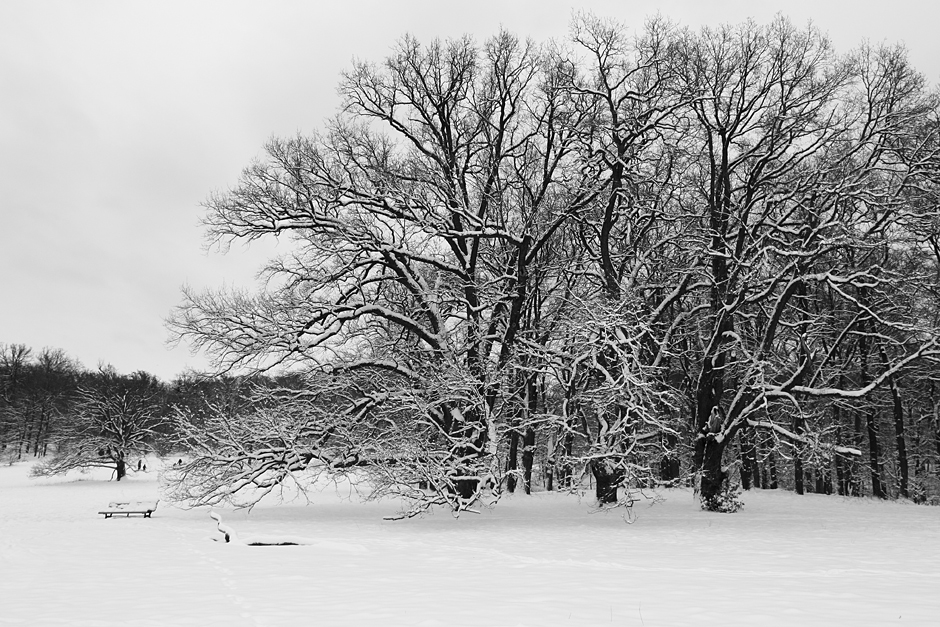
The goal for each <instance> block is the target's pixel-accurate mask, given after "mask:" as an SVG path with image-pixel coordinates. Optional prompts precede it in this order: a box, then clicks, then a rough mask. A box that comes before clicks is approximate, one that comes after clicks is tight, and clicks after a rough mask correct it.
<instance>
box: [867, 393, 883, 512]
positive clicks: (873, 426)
mask: <svg viewBox="0 0 940 627" xmlns="http://www.w3.org/2000/svg"><path fill="white" fill-rule="evenodd" d="M875 417H876V415H875V412H873V411H870V412H867V413H866V414H865V422H866V427H867V428H868V461H869V466H870V468H871V494H872V496H874V497H876V498H879V499H883V498H886V496H887V495H886V494H885V491H884V485H883V483H882V481H881V460H880V459H879V451H878V423H877V421H876V420H875Z"/></svg>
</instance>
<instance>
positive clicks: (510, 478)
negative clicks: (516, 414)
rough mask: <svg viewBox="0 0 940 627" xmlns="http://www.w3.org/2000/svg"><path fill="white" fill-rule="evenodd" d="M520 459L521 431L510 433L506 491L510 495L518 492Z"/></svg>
mask: <svg viewBox="0 0 940 627" xmlns="http://www.w3.org/2000/svg"><path fill="white" fill-rule="evenodd" d="M518 457H519V431H517V430H516V429H512V430H511V431H510V432H509V459H508V460H507V462H506V489H507V490H508V491H509V493H510V494H512V493H513V492H515V491H516V469H518V467H519V466H518V461H517V460H518Z"/></svg>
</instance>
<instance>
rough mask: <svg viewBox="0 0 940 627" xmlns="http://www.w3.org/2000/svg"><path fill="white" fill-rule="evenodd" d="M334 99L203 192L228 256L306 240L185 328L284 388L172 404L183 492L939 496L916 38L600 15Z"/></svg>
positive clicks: (388, 67)
mask: <svg viewBox="0 0 940 627" xmlns="http://www.w3.org/2000/svg"><path fill="white" fill-rule="evenodd" d="M339 93H340V94H341V96H342V101H343V102H342V107H341V111H340V113H339V114H338V115H337V116H336V117H335V118H333V119H332V120H330V121H328V122H327V124H326V125H325V126H324V128H323V129H322V130H321V131H319V132H315V133H312V134H309V135H297V136H295V137H291V138H274V139H272V140H271V141H270V142H269V143H268V144H267V146H266V149H265V155H264V156H263V157H262V158H260V159H258V160H257V161H255V162H254V163H252V164H251V165H250V166H249V167H247V168H246V169H245V170H244V172H243V173H242V175H241V178H240V179H239V181H238V183H237V184H236V185H234V186H233V187H232V188H231V189H229V190H227V191H223V192H219V193H216V194H214V195H212V196H210V197H209V199H208V200H207V201H206V203H205V209H206V213H205V223H206V225H207V228H208V233H209V237H210V238H211V239H212V240H214V241H218V242H220V243H223V244H225V243H229V242H231V241H234V240H246V241H251V240H254V239H258V238H270V237H279V238H284V239H287V240H289V241H290V243H291V246H290V252H289V253H287V254H284V255H283V256H281V257H279V258H276V259H272V260H271V261H270V262H269V263H268V264H267V266H266V267H265V268H264V269H263V275H264V279H265V281H264V288H262V289H260V290H259V291H258V292H256V293H247V292H243V291H231V290H219V291H207V292H196V291H192V290H189V291H187V292H186V293H185V295H184V301H183V303H182V304H181V305H180V307H179V308H178V309H177V310H176V311H175V313H174V314H173V317H172V319H171V321H170V328H171V330H172V332H173V333H174V334H175V336H176V337H178V338H180V339H183V340H186V341H188V342H190V343H191V344H192V345H193V346H195V347H196V348H198V349H202V350H204V351H206V352H207V353H208V354H209V355H210V356H212V357H213V358H214V360H215V363H216V364H217V365H218V368H219V372H220V373H230V374H231V373H238V372H254V373H268V374H269V375H271V376H269V377H267V378H264V379H257V380H255V382H254V383H251V384H250V385H249V386H248V388H246V390H245V393H244V394H243V395H242V396H240V397H239V398H240V400H239V402H238V403H236V404H234V405H233V404H232V403H226V402H222V401H219V400H211V399H209V400H206V401H205V402H204V403H203V404H201V405H198V409H188V410H184V411H180V412H177V413H176V414H175V416H176V417H175V428H176V429H177V432H178V433H181V434H184V436H182V440H181V441H184V442H185V443H186V444H187V446H188V447H189V450H190V451H192V455H191V456H190V457H189V458H188V460H187V463H186V464H185V465H184V466H183V467H181V468H180V469H179V470H178V471H176V475H175V478H174V479H173V482H174V483H173V485H174V486H175V489H176V490H177V494H178V495H179V496H180V498H186V499H189V500H191V501H195V502H215V501H217V500H218V499H224V498H233V497H235V496H237V495H238V494H241V495H246V496H245V498H246V499H248V500H249V501H250V500H251V499H252V498H255V496H252V495H258V494H263V493H265V492H266V491H268V490H271V489H274V488H275V487H276V486H278V485H280V484H281V483H282V482H283V481H285V480H286V479H287V478H288V477H296V476H297V475H299V474H306V475H310V474H316V475H323V474H325V475H327V476H330V477H335V476H337V475H342V474H343V473H347V472H350V471H354V472H356V473H358V474H360V475H365V476H367V477H368V479H369V483H370V485H371V486H372V490H373V494H375V495H384V494H393V495H398V496H403V497H405V498H406V499H408V500H409V502H411V503H412V504H413V507H412V509H410V510H409V511H408V512H407V513H410V514H414V513H418V512H420V511H423V510H424V509H426V508H427V507H431V506H435V505H444V506H447V507H450V508H451V509H452V510H454V511H455V512H459V511H462V510H465V509H470V508H473V507H475V506H476V505H477V504H478V503H480V502H481V501H486V500H488V499H491V498H494V497H498V495H499V494H500V493H501V492H502V491H510V492H511V491H514V490H516V489H519V488H521V489H522V490H524V491H526V492H528V491H530V490H532V489H533V488H534V487H539V488H545V489H569V488H577V487H580V486H582V485H584V484H585V483H586V482H590V483H592V484H593V486H594V490H595V494H596V497H597V499H598V501H599V502H600V503H601V504H605V505H611V506H612V505H616V504H618V503H628V502H629V501H630V499H631V498H632V497H631V494H632V493H633V491H634V490H638V489H644V488H646V487H650V486H654V485H663V484H665V485H671V484H676V483H680V482H684V481H686V480H687V479H691V480H693V481H694V483H695V485H696V487H697V490H698V491H699V495H700V497H701V500H702V504H703V507H705V508H706V509H710V510H717V511H732V510H733V509H735V508H736V507H737V506H738V501H737V500H736V498H735V484H740V485H741V487H743V488H744V489H751V488H752V487H758V488H776V487H785V488H788V489H793V490H794V491H796V492H797V493H801V494H802V493H803V492H806V491H816V492H824V493H837V494H842V495H873V496H875V497H879V498H887V497H902V498H910V499H913V500H915V501H918V502H923V501H929V500H933V501H936V500H937V499H938V498H940V485H938V474H937V473H938V461H940V388H938V373H940V369H938V358H940V346H938V330H940V319H938V313H940V300H938V298H940V294H938V287H940V210H938V200H940V186H938V182H940V116H938V114H940V106H938V105H940V100H938V94H937V91H936V89H934V88H932V87H931V86H929V85H928V84H927V82H926V80H925V79H924V77H923V76H922V75H921V74H920V73H918V72H917V71H916V69H915V68H913V67H911V65H910V63H909V61H908V59H907V56H906V52H905V50H904V49H903V47H901V46H887V45H882V46H874V45H871V44H863V45H861V46H859V47H858V48H857V49H855V50H853V51H851V52H849V53H847V54H840V53H838V52H836V51H835V50H834V49H833V48H832V46H831V45H830V43H829V41H828V39H827V38H826V37H825V36H824V34H822V33H821V32H819V31H818V30H817V29H816V28H815V27H813V26H807V27H805V28H799V27H796V26H794V25H793V24H792V23H791V22H789V21H788V20H787V19H785V18H783V17H778V18H777V19H775V20H774V21H772V22H771V23H769V24H757V23H754V22H746V23H743V24H739V25H727V26H721V27H717V28H702V29H699V30H691V29H686V28H680V27H678V26H676V25H674V24H672V23H670V22H668V21H667V20H665V19H662V18H657V19H653V20H651V21H649V22H648V23H647V24H645V26H644V27H643V28H642V29H640V30H639V31H638V32H636V33H634V32H631V31H629V30H628V29H626V28H625V27H623V26H622V25H619V24H617V23H614V22H611V21H606V20H602V19H598V18H595V17H593V16H580V17H577V18H576V19H575V20H574V22H573V24H572V28H571V34H570V37H569V38H568V40H566V41H562V42H551V43H548V44H536V43H534V42H531V41H522V40H520V39H519V38H517V37H515V36H513V35H512V34H510V33H507V32H501V33H499V34H498V35H496V36H495V37H493V38H491V39H489V40H487V41H486V42H484V43H483V44H482V45H479V44H477V43H476V42H474V41H473V40H472V39H470V38H462V39H457V40H448V41H433V42H431V43H429V44H422V43H420V42H418V41H417V40H416V39H414V38H413V37H405V38H403V39H402V40H401V41H400V42H399V43H398V45H397V47H396V48H395V49H394V51H393V52H392V54H391V55H390V56H389V57H387V58H386V59H384V60H383V61H382V62H379V63H371V62H367V61H358V62H356V63H354V64H353V66H352V68H351V69H350V70H348V71H347V72H346V73H345V74H344V75H343V77H342V79H341V81H340V85H339ZM271 373H280V374H278V375H277V376H274V375H273V374H271ZM249 488H253V489H254V490H255V491H254V492H252V491H251V490H249Z"/></svg>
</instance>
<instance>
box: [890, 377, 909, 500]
mask: <svg viewBox="0 0 940 627" xmlns="http://www.w3.org/2000/svg"><path fill="white" fill-rule="evenodd" d="M888 381H889V383H890V385H891V397H892V398H893V400H894V437H895V441H896V442H897V449H898V474H899V475H900V476H899V484H898V494H899V495H900V496H902V497H903V498H909V497H910V487H909V486H910V468H909V466H908V460H907V442H906V441H905V439H904V406H903V405H902V403H901V392H900V390H899V389H898V385H897V382H896V381H895V380H894V377H891V378H890V379H888Z"/></svg>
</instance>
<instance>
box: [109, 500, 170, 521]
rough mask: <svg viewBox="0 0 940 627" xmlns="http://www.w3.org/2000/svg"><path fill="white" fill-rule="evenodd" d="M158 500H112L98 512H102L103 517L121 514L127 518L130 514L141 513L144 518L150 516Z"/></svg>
mask: <svg viewBox="0 0 940 627" xmlns="http://www.w3.org/2000/svg"><path fill="white" fill-rule="evenodd" d="M159 502H160V501H136V502H130V501H128V502H121V501H114V502H112V503H108V507H107V508H106V509H103V510H101V511H99V512H98V513H99V514H104V517H105V518H111V517H112V516H120V515H123V516H124V517H125V518H129V517H130V515H131V514H141V515H142V516H143V517H144V518H150V514H152V513H153V512H154V510H156V509H157V503H159Z"/></svg>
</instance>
